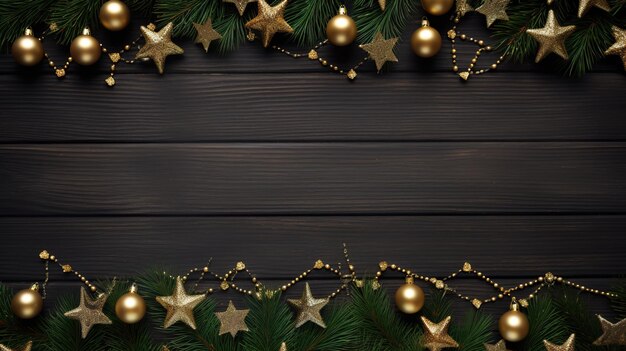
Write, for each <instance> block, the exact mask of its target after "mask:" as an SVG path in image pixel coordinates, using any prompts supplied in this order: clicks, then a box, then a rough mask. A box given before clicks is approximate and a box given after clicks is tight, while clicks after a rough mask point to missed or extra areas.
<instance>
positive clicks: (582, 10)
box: [578, 0, 611, 18]
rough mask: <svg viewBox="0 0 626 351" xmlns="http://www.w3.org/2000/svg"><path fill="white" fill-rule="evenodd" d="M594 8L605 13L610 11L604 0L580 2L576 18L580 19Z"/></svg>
mask: <svg viewBox="0 0 626 351" xmlns="http://www.w3.org/2000/svg"><path fill="white" fill-rule="evenodd" d="M594 6H595V7H597V8H599V9H602V10H604V11H606V12H609V11H611V5H609V3H608V2H607V1H606V0H580V5H579V6H578V18H582V17H583V16H584V15H586V14H587V12H589V10H591V8H592V7H594Z"/></svg>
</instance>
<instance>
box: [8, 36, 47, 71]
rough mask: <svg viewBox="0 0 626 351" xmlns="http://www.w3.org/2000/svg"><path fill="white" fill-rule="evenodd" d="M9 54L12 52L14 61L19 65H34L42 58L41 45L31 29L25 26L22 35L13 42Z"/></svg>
mask: <svg viewBox="0 0 626 351" xmlns="http://www.w3.org/2000/svg"><path fill="white" fill-rule="evenodd" d="M11 54H13V58H14V59H15V62H17V63H19V64H20V65H22V66H34V65H36V64H38V63H39V62H41V60H42V59H43V55H44V51H43V45H42V44H41V41H40V40H39V39H37V38H35V36H34V35H33V30H32V29H30V28H27V29H26V31H25V32H24V35H22V36H21V37H19V38H17V39H15V41H14V42H13V46H11Z"/></svg>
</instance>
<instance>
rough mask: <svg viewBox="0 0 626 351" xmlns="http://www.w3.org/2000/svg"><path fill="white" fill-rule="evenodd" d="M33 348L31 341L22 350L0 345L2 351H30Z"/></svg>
mask: <svg viewBox="0 0 626 351" xmlns="http://www.w3.org/2000/svg"><path fill="white" fill-rule="evenodd" d="M32 347H33V342H32V341H29V342H27V343H26V345H24V346H23V347H22V348H20V349H11V348H8V347H6V346H4V345H2V344H0V351H30V350H31V349H32Z"/></svg>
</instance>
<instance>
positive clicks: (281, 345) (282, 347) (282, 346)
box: [278, 343, 287, 351]
mask: <svg viewBox="0 0 626 351" xmlns="http://www.w3.org/2000/svg"><path fill="white" fill-rule="evenodd" d="M278 351H287V344H285V343H282V344H280V349H278Z"/></svg>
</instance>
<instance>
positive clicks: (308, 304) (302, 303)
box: [288, 283, 329, 328]
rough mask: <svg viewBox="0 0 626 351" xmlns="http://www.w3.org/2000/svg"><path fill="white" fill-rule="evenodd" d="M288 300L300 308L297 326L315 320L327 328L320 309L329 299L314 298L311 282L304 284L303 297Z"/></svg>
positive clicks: (314, 321)
mask: <svg viewBox="0 0 626 351" xmlns="http://www.w3.org/2000/svg"><path fill="white" fill-rule="evenodd" d="M288 301H289V303H290V304H291V305H293V306H294V307H295V308H296V309H297V310H298V316H297V317H296V328H299V327H301V326H302V325H303V324H304V323H306V322H313V323H315V324H317V325H319V326H320V327H322V328H326V323H324V320H323V319H322V315H321V314H320V311H321V310H322V308H323V307H324V306H326V304H328V301H329V299H328V298H325V299H316V298H314V297H313V294H312V293H311V287H310V286H309V283H306V285H305V286H304V292H303V293H302V297H301V298H299V299H289V300H288Z"/></svg>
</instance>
